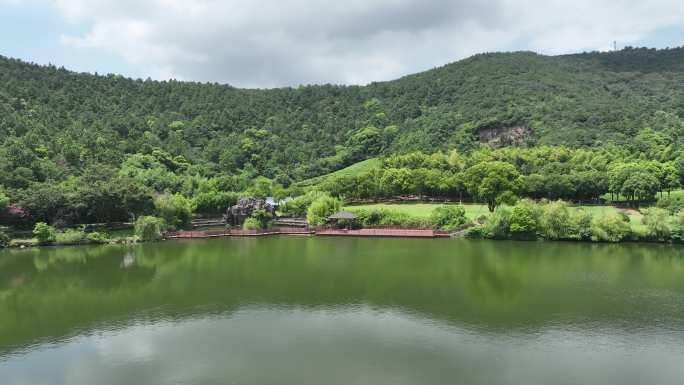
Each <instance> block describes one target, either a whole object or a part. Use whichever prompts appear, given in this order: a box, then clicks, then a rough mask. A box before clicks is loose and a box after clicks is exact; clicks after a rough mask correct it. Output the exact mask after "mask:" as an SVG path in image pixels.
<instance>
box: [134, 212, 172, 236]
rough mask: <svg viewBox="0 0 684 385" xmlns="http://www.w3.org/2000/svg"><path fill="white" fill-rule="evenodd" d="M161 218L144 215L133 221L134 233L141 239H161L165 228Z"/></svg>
mask: <svg viewBox="0 0 684 385" xmlns="http://www.w3.org/2000/svg"><path fill="white" fill-rule="evenodd" d="M165 227H166V226H165V222H164V219H162V218H157V217H149V216H144V217H140V218H138V220H137V221H135V235H136V236H137V237H138V239H140V240H141V241H146V242H147V241H158V240H160V239H162V236H163V232H164V230H165Z"/></svg>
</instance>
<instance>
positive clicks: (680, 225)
mask: <svg viewBox="0 0 684 385" xmlns="http://www.w3.org/2000/svg"><path fill="white" fill-rule="evenodd" d="M672 240H673V241H676V242H684V210H682V211H680V212H678V213H677V214H675V215H674V216H673V217H672Z"/></svg>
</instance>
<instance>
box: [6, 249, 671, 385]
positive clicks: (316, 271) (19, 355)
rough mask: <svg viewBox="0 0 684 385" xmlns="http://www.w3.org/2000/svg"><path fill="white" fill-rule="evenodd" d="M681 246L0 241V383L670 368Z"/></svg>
mask: <svg viewBox="0 0 684 385" xmlns="http://www.w3.org/2000/svg"><path fill="white" fill-rule="evenodd" d="M683 251H684V248H682V247H677V246H667V245H638V244H624V245H597V244H576V243H550V242H529V243H527V242H504V241H501V242H497V241H470V240H449V239H444V240H434V239H380V238H378V239H361V238H321V237H297V236H290V237H287V236H282V237H270V238H265V237H264V238H231V239H229V238H223V239H214V240H187V241H168V242H162V243H153V244H141V245H135V246H93V247H90V246H87V247H86V246H84V247H64V248H41V249H33V250H11V251H0V383H2V384H3V385H15V384H36V385H39V384H69V385H71V384H75V385H79V384H87V385H92V384H98V385H107V384H136V385H146V384H207V385H208V384H236V385H240V384H278V385H287V384H297V385H306V384H326V385H328V384H333V385H336V384H340V385H342V384H344V385H349V384H388V385H389V384H391V385H402V384H488V385H492V384H502V385H503V384H506V385H517V384H520V385H522V384H525V385H535V384H540V385H541V384H544V385H547V384H584V385H587V384H620V385H624V384H650V385H658V384H673V385H674V384H681V383H682V381H684V380H683V379H684V252H683Z"/></svg>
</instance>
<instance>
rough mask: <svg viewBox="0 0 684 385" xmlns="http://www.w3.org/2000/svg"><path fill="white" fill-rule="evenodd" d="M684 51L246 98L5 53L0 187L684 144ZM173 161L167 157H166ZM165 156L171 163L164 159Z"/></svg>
mask: <svg viewBox="0 0 684 385" xmlns="http://www.w3.org/2000/svg"><path fill="white" fill-rule="evenodd" d="M683 116H684V48H677V49H668V50H653V49H631V48H629V49H625V50H622V51H619V52H611V53H586V54H577V55H565V56H553V57H550V56H542V55H536V54H533V53H527V52H520V53H496V54H482V55H477V56H474V57H471V58H469V59H466V60H462V61H459V62H456V63H452V64H449V65H446V66H443V67H440V68H436V69H433V70H430V71H426V72H423V73H420V74H416V75H410V76H406V77H403V78H401V79H398V80H394V81H389V82H381V83H373V84H370V85H368V86H363V87H361V86H332V85H321V86H303V87H298V88H285V89H271V90H246V89H236V88H233V87H230V86H226V85H218V84H198V83H191V82H179V81H165V82H158V81H149V80H147V81H143V80H133V79H128V78H124V77H121V76H116V75H107V76H98V75H89V74H80V73H75V72H71V71H68V70H65V69H62V68H57V67H54V66H38V65H34V64H29V63H26V62H23V61H20V60H16V59H9V58H5V57H0V142H1V143H2V147H1V148H0V167H1V168H2V169H0V185H4V186H5V187H6V188H9V189H23V188H27V187H28V186H30V184H31V183H33V182H45V181H62V180H65V179H66V178H67V177H68V176H70V175H81V174H82V173H83V172H84V170H85V169H86V168H88V167H92V166H99V165H102V166H109V167H110V168H113V169H119V168H120V167H121V165H122V162H124V160H125V159H126V158H127V156H128V155H130V154H136V153H141V154H151V153H152V152H153V151H155V150H157V159H161V161H162V163H164V164H167V166H168V167H169V168H170V169H172V170H173V169H175V168H179V167H183V168H184V170H185V172H187V173H189V174H193V175H202V176H208V177H211V176H216V175H231V174H238V173H241V172H243V171H245V170H246V171H247V172H249V173H251V174H252V175H257V174H258V175H264V176H267V177H270V178H274V177H278V178H280V179H282V180H301V179H303V178H306V177H312V176H316V175H321V174H325V173H327V172H330V171H333V170H336V169H339V168H342V167H344V166H347V165H349V164H351V163H354V162H356V161H359V160H362V159H366V158H370V157H374V156H377V155H382V154H387V153H394V152H406V151H410V150H422V151H425V152H428V153H431V152H434V151H437V150H440V149H445V150H446V149H450V148H457V149H460V150H462V151H467V150H468V149H472V148H474V147H476V146H478V145H479V143H480V142H488V143H490V144H492V145H495V146H500V145H510V144H514V145H535V144H563V145H569V146H597V145H601V144H610V143H613V144H617V145H618V146H621V147H622V148H625V149H631V150H634V151H636V152H638V151H641V150H642V148H641V147H640V146H642V143H641V142H640V141H639V140H635V138H637V137H641V138H646V141H647V142H649V143H650V142H654V141H655V142H657V143H658V144H659V145H660V146H661V147H663V148H665V149H666V151H665V153H664V154H661V156H664V157H668V156H670V155H673V154H670V152H672V151H674V150H676V149H678V148H681V142H680V141H682V140H683V139H682V138H683V137H684V133H683V132H682V117H683ZM159 154H162V155H159ZM162 158H163V159H162Z"/></svg>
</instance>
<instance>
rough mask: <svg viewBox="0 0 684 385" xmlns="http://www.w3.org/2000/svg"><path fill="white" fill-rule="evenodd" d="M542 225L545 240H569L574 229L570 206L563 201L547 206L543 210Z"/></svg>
mask: <svg viewBox="0 0 684 385" xmlns="http://www.w3.org/2000/svg"><path fill="white" fill-rule="evenodd" d="M540 224H541V232H542V236H543V237H544V238H546V239H551V240H560V239H569V238H570V233H571V232H572V228H571V221H570V210H569V209H568V204H567V203H565V202H563V201H556V202H552V203H549V204H547V205H545V206H544V208H543V209H542V214H541V219H540Z"/></svg>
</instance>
